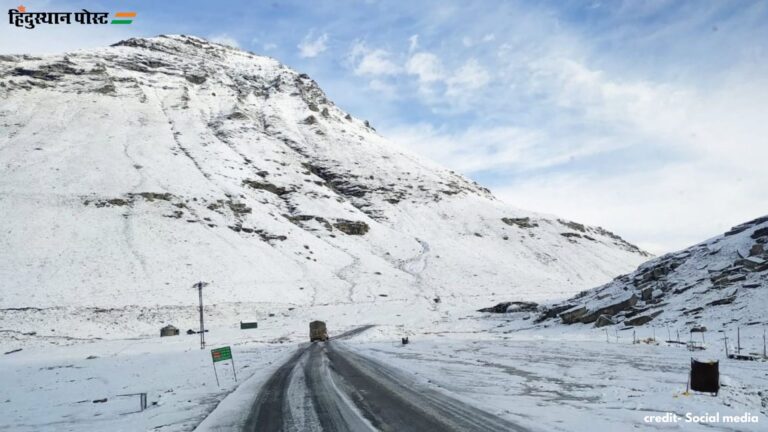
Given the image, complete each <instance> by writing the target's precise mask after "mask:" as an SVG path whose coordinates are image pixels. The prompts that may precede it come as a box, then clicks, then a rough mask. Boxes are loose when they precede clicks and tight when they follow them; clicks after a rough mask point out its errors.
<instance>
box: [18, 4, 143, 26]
mask: <svg viewBox="0 0 768 432" xmlns="http://www.w3.org/2000/svg"><path fill="white" fill-rule="evenodd" d="M109 15H110V13H109V12H88V11H87V10H85V9H82V10H81V11H80V12H27V8H26V7H24V6H18V7H17V8H16V9H10V10H9V11H8V23H9V24H11V25H14V26H16V27H24V28H27V29H33V28H35V26H38V25H42V24H48V25H51V24H72V23H73V21H74V24H89V25H93V24H131V23H133V19H134V18H136V12H115V14H114V16H113V17H112V20H110V19H109Z"/></svg>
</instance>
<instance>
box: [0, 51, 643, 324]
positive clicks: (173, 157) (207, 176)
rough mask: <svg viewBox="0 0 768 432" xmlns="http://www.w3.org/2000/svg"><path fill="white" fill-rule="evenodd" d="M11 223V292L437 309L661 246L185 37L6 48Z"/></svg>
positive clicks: (2, 270) (2, 298) (87, 298)
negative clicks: (78, 47) (499, 184)
mask: <svg viewBox="0 0 768 432" xmlns="http://www.w3.org/2000/svg"><path fill="white" fill-rule="evenodd" d="M0 220H2V221H3V227H2V234H0V308H6V309H8V308H23V307H35V308H41V309H45V308H52V307H96V308H123V307H126V306H128V305H134V306H156V305H160V306H168V307H172V306H190V307H191V306H193V305H195V304H196V296H194V295H192V294H191V293H190V288H189V287H190V286H191V284H192V283H194V282H196V281H197V280H206V281H212V282H213V283H212V285H211V286H210V287H209V288H208V289H207V292H206V300H207V302H209V303H230V302H231V303H235V302H246V303H247V302H279V303H284V304H294V305H298V306H304V307H308V306H313V305H317V306H321V305H327V304H338V303H367V304H378V303H383V302H392V301H398V302H403V301H409V302H411V304H414V305H419V306H418V307H420V308H422V309H434V308H438V307H442V306H443V305H446V304H462V303H465V301H466V300H467V299H468V298H471V297H475V296H488V295H490V294H493V295H496V296H504V295H506V296H515V297H526V298H535V299H544V298H552V297H557V296H559V297H564V296H567V295H570V294H573V293H575V292H577V291H579V290H583V289H586V288H589V287H592V286H595V285H597V284H600V283H604V282H605V281H607V280H609V279H610V278H612V277H614V276H616V275H617V274H620V273H623V272H627V271H629V270H631V269H632V268H634V267H635V266H636V265H637V264H639V263H640V262H642V261H644V260H645V259H647V257H648V255H647V254H646V253H644V252H642V251H640V250H638V249H637V248H636V247H634V246H633V245H631V244H629V243H627V242H625V241H623V240H622V239H621V238H619V237H618V236H615V235H613V234H612V233H610V232H608V231H605V230H603V229H601V228H594V227H585V226H583V225H580V224H577V223H573V222H569V221H565V220H560V219H557V218H554V217H549V216H543V215H539V214H535V213H531V212H527V211H522V210H519V209H515V208H512V207H509V206H507V205H505V204H504V203H502V202H500V201H498V200H496V199H495V198H494V197H493V196H492V195H491V194H490V192H489V191H488V190H486V189H484V188H482V187H481V186H479V185H477V184H475V183H474V182H471V181H469V180H467V179H466V178H464V177H462V176H460V175H458V174H456V173H453V172H451V171H449V170H446V169H444V168H441V167H439V166H436V165H434V164H432V163H430V162H427V161H425V160H423V159H421V158H419V157H417V156H414V155H412V154H410V153H409V152H407V151H405V150H403V149H402V148H400V147H398V146H396V145H395V144H393V143H391V142H389V141H387V140H386V139H384V138H382V137H381V136H379V135H378V134H377V133H376V132H375V130H374V129H373V128H372V127H370V126H369V125H368V123H367V122H365V121H361V120H359V119H356V118H354V117H351V116H350V115H349V114H347V113H346V112H344V111H343V110H341V109H340V108H338V107H337V106H335V105H334V104H333V103H332V102H331V101H329V100H328V99H327V98H326V96H325V95H324V93H323V92H322V91H321V90H320V89H319V88H318V86H317V85H316V83H315V82H314V81H312V80H311V79H310V78H309V77H307V76H306V75H303V74H299V73H297V72H295V71H293V70H291V69H289V68H287V67H285V66H284V65H281V64H280V63H278V62H277V61H276V60H273V59H270V58H266V57H259V56H256V55H253V54H251V53H247V52H244V51H240V50H237V49H233V48H229V47H225V46H222V45H217V44H211V43H208V42H206V41H204V40H202V39H198V38H194V37H187V36H161V37H157V38H151V39H130V40H127V41H123V42H121V43H118V44H116V45H115V46H113V47H108V48H104V49H98V50H92V51H80V52H74V53H69V54H64V55H55V56H48V57H31V56H23V55H20V56H2V57H0ZM436 298H440V303H437V302H435V300H434V299H436ZM470 307H471V306H470ZM5 325H9V323H5ZM42 325H44V324H42Z"/></svg>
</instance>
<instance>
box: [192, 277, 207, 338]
mask: <svg viewBox="0 0 768 432" xmlns="http://www.w3.org/2000/svg"><path fill="white" fill-rule="evenodd" d="M206 285H208V283H207V282H202V281H201V282H198V283H196V284H194V285H192V288H197V292H198V296H199V298H200V349H201V350H202V349H205V325H204V323H203V287H204V286H206Z"/></svg>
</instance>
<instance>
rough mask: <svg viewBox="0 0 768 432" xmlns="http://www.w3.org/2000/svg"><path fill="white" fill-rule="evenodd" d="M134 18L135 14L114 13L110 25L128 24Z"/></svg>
mask: <svg viewBox="0 0 768 432" xmlns="http://www.w3.org/2000/svg"><path fill="white" fill-rule="evenodd" d="M133 18H136V12H115V19H113V20H112V24H130V23H132V22H133Z"/></svg>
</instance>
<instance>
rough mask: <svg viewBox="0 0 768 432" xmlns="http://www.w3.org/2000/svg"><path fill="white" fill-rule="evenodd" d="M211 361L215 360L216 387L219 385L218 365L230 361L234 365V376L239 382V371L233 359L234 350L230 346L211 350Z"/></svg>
mask: <svg viewBox="0 0 768 432" xmlns="http://www.w3.org/2000/svg"><path fill="white" fill-rule="evenodd" d="M211 359H212V360H213V374H214V375H216V385H219V374H218V373H216V363H218V362H220V361H225V360H229V361H230V362H231V363H232V374H233V375H234V377H235V382H237V371H236V370H235V359H234V358H233V357H232V349H231V348H230V347H228V346H225V347H222V348H216V349H212V350H211Z"/></svg>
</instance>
